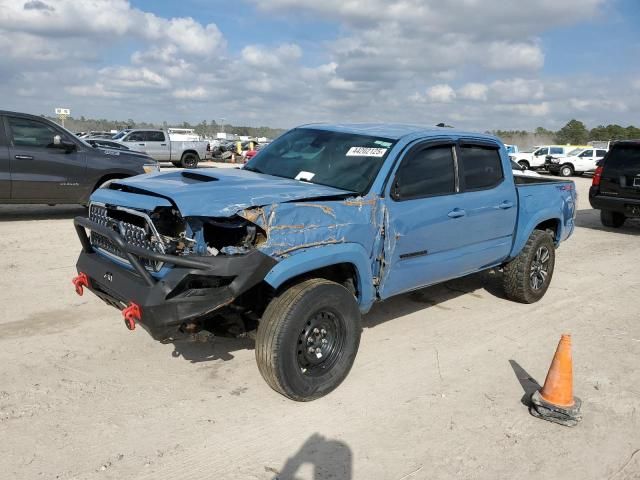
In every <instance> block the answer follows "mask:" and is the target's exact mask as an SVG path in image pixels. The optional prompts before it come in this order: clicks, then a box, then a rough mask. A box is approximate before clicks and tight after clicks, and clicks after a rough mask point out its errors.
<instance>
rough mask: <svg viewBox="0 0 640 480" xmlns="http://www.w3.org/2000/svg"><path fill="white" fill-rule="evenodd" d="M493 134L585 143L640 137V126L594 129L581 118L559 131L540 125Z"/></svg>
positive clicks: (560, 142) (509, 138)
mask: <svg viewBox="0 0 640 480" xmlns="http://www.w3.org/2000/svg"><path fill="white" fill-rule="evenodd" d="M488 133H492V134H493V135H495V136H497V137H499V138H501V139H503V140H505V141H511V140H513V139H514V138H517V137H527V136H531V135H534V136H536V137H541V138H549V139H551V141H552V142H553V143H557V144H562V145H563V144H572V145H584V144H586V143H587V142H589V141H603V140H604V141H608V140H631V139H638V138H640V128H638V127H635V126H633V125H629V126H628V127H623V126H620V125H616V124H612V125H598V126H597V127H594V128H592V129H590V130H589V129H588V128H587V127H586V125H585V124H584V123H583V122H581V121H580V120H576V119H572V120H569V121H568V122H567V124H566V125H565V126H563V127H562V128H561V129H559V130H557V131H553V130H548V129H546V128H544V127H538V128H536V129H535V130H534V131H533V132H527V131H526V130H493V131H491V132H488Z"/></svg>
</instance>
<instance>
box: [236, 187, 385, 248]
mask: <svg viewBox="0 0 640 480" xmlns="http://www.w3.org/2000/svg"><path fill="white" fill-rule="evenodd" d="M379 202H380V199H379V198H378V197H377V196H375V195H370V196H367V197H352V198H349V199H346V200H331V201H317V200H314V201H313V202H288V203H280V204H272V205H267V206H264V207H255V208H248V209H245V210H242V211H240V212H238V215H240V216H241V217H243V218H245V219H246V220H248V221H250V222H252V223H255V224H256V225H257V226H259V227H260V228H261V229H262V230H263V231H264V232H265V234H266V242H264V243H263V244H261V245H259V246H258V248H259V249H260V250H261V251H262V252H263V253H266V254H268V255H270V256H273V257H277V258H284V257H287V256H289V255H291V254H294V253H295V252H297V251H300V250H305V249H309V248H315V247H320V246H322V245H329V244H335V243H344V242H350V243H358V244H360V245H362V246H363V247H364V248H365V250H366V251H367V252H370V254H371V258H372V260H375V258H376V256H374V255H373V249H374V245H376V244H377V243H378V238H379V236H380V225H381V221H382V216H381V215H380V214H379V213H378V212H379V211H380V210H381V209H379V208H378V203H379Z"/></svg>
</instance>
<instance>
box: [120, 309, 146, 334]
mask: <svg viewBox="0 0 640 480" xmlns="http://www.w3.org/2000/svg"><path fill="white" fill-rule="evenodd" d="M122 316H123V317H124V324H125V325H126V326H127V328H128V329H129V330H135V329H136V322H139V321H140V319H141V318H142V310H141V309H140V305H138V304H137V303H133V302H131V303H130V304H129V306H128V307H127V308H125V309H124V310H122Z"/></svg>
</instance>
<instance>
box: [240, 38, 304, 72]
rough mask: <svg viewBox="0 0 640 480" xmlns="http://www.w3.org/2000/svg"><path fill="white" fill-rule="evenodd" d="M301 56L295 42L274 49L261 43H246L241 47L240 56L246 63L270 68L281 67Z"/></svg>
mask: <svg viewBox="0 0 640 480" xmlns="http://www.w3.org/2000/svg"><path fill="white" fill-rule="evenodd" d="M301 56H302V50H301V49H300V47H299V46H298V45H295V44H286V45H280V46H279V47H276V48H275V49H273V48H267V47H265V46H262V45H248V46H246V47H244V48H243V49H242V53H241V58H242V60H244V62H245V63H246V64H247V65H249V66H251V67H254V68H258V69H270V70H273V69H277V68H282V67H283V66H285V65H287V64H290V63H292V62H295V61H296V60H298V59H299V58H300V57H301Z"/></svg>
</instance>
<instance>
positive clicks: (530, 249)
mask: <svg viewBox="0 0 640 480" xmlns="http://www.w3.org/2000/svg"><path fill="white" fill-rule="evenodd" d="M540 249H546V251H547V252H548V254H549V259H548V262H547V270H546V272H547V274H546V278H545V280H544V282H543V283H542V285H541V286H540V287H539V288H537V289H535V288H534V287H533V286H532V281H533V280H532V272H533V268H532V266H533V264H534V262H535V259H536V254H537V253H538V252H539V251H540ZM555 260H556V256H555V245H554V243H553V237H552V236H551V234H550V233H549V232H545V231H542V230H534V231H533V233H532V234H531V236H530V237H529V239H528V240H527V243H526V244H525V246H524V248H523V249H522V251H521V252H520V253H519V254H518V256H517V257H516V258H514V259H513V260H511V261H510V262H509V263H507V264H506V265H505V266H504V269H503V278H502V286H503V288H504V292H505V294H506V295H507V297H508V298H509V299H511V300H514V301H516V302H520V303H535V302H537V301H538V300H540V299H541V298H542V297H543V296H544V294H545V293H546V292H547V289H548V288H549V284H550V283H551V278H552V277H553V270H554V267H555Z"/></svg>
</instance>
